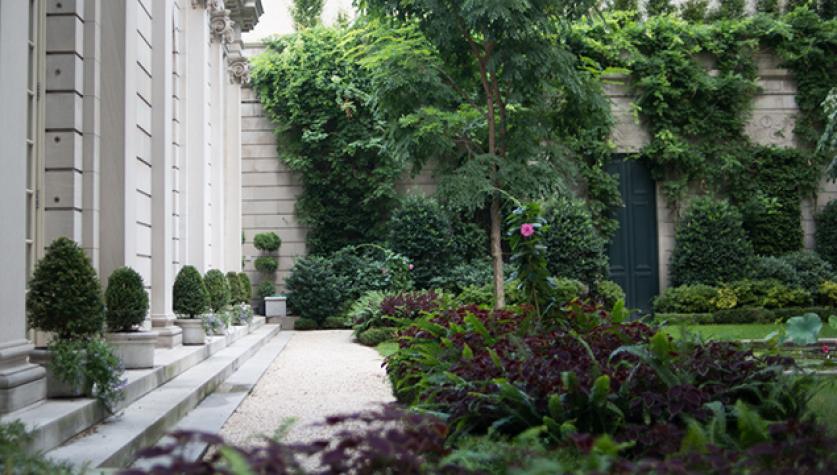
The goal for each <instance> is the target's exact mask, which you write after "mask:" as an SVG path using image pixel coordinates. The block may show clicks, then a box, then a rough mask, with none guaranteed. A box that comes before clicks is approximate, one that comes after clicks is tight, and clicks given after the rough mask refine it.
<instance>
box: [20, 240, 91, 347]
mask: <svg viewBox="0 0 837 475" xmlns="http://www.w3.org/2000/svg"><path fill="white" fill-rule="evenodd" d="M26 309H27V315H28V317H29V326H30V327H32V328H36V329H38V330H43V331H47V332H54V333H56V334H57V335H58V338H60V339H75V338H84V337H89V336H93V335H96V334H98V333H101V331H102V329H103V327H104V323H105V305H104V302H103V301H102V287H101V285H100V284H99V278H98V277H97V276H96V271H95V270H94V269H93V266H91V265H90V259H88V258H87V256H86V255H85V254H84V251H82V250H81V248H79V247H78V244H76V243H75V242H73V241H72V240H70V239H67V238H63V237H62V238H58V239H56V240H55V241H53V243H52V244H50V245H49V247H48V248H47V249H46V254H45V255H44V258H43V259H41V261H40V262H38V265H37V266H36V267H35V272H34V273H33V274H32V280H30V281H29V293H28V294H27V295H26Z"/></svg>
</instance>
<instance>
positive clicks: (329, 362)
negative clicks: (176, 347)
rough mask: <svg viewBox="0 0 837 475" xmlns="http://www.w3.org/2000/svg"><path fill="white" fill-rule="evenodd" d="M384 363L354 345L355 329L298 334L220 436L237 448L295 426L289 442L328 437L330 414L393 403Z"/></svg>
mask: <svg viewBox="0 0 837 475" xmlns="http://www.w3.org/2000/svg"><path fill="white" fill-rule="evenodd" d="M382 361H383V359H382V358H381V356H380V355H379V354H378V352H377V351H375V350H374V349H373V348H368V347H365V346H362V345H359V344H357V343H355V342H354V341H353V338H352V332H351V331H350V330H327V331H313V332H295V333H294V335H293V337H292V338H291V340H290V341H289V342H288V345H287V346H286V347H285V349H284V350H283V351H282V352H281V353H280V354H279V356H278V357H277V358H276V360H274V361H273V363H272V364H271V365H270V368H268V370H267V372H265V374H264V376H263V377H262V379H261V380H260V381H259V383H258V384H257V385H256V387H255V389H253V392H252V393H251V394H250V395H249V396H248V397H247V399H245V400H244V402H242V404H241V406H239V408H238V410H236V412H235V413H234V414H233V415H232V417H230V419H229V420H227V422H226V424H225V425H224V427H223V429H221V434H222V435H223V436H224V438H226V439H227V441H229V442H232V443H235V444H238V445H255V444H258V442H259V439H260V438H261V437H262V436H272V435H273V434H274V432H275V431H276V430H277V429H278V428H280V427H281V426H283V424H285V423H287V422H288V421H289V419H294V420H295V422H294V423H293V425H292V426H291V428H290V430H289V431H288V432H287V434H286V436H285V438H284V439H283V440H284V441H286V442H309V441H311V440H315V439H320V438H328V437H329V435H330V429H329V428H327V427H323V426H318V425H317V423H318V422H321V421H322V420H323V418H324V417H325V416H328V415H332V414H346V413H353V412H358V411H362V410H365V409H370V408H375V407H376V406H378V405H379V404H381V403H384V402H390V401H393V400H394V398H393V396H392V389H391V387H390V383H389V380H388V379H387V376H386V372H385V370H384V369H383V368H381V362H382Z"/></svg>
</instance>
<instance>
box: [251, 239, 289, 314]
mask: <svg viewBox="0 0 837 475" xmlns="http://www.w3.org/2000/svg"><path fill="white" fill-rule="evenodd" d="M253 246H255V247H256V249H258V250H260V251H262V255H261V256H259V257H258V258H257V259H256V261H255V262H254V263H253V265H254V267H255V268H256V270H257V271H259V273H261V274H262V281H261V283H260V284H259V286H258V288H257V290H256V294H257V296H258V297H259V298H260V299H264V314H265V315H266V316H268V317H283V316H285V314H286V313H287V312H286V311H285V308H286V306H285V297H284V296H282V295H274V294H275V293H276V286H275V285H274V283H273V282H274V281H275V279H276V270H277V269H278V268H279V259H278V258H277V257H276V256H275V255H274V254H275V253H276V252H277V251H278V250H279V247H281V246H282V239H280V238H279V236H278V235H277V234H276V233H274V232H268V233H259V234H256V236H255V237H254V238H253Z"/></svg>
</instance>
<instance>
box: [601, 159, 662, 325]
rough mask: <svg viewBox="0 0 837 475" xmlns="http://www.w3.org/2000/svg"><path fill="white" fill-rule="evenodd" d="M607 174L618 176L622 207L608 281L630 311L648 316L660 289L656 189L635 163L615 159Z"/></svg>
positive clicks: (640, 164)
mask: <svg viewBox="0 0 837 475" xmlns="http://www.w3.org/2000/svg"><path fill="white" fill-rule="evenodd" d="M609 171H610V173H612V174H615V175H617V176H618V178H619V191H620V192H621V194H622V201H623V202H624V203H625V206H624V207H622V208H620V209H619V210H618V211H617V213H616V215H617V218H618V219H619V230H618V231H616V235H615V236H614V237H613V241H612V242H611V243H610V246H609V250H608V252H609V254H610V278H611V279H612V280H614V281H615V282H617V283H618V284H619V285H621V286H622V288H623V289H624V290H625V295H626V300H627V302H626V303H627V305H628V307H629V308H639V309H641V310H642V311H643V312H646V313H647V312H650V311H651V299H653V298H654V297H655V296H656V295H657V294H658V292H659V289H660V287H659V285H660V279H659V266H658V257H657V197H656V187H655V185H654V180H652V179H651V174H650V173H649V172H648V169H647V168H646V167H645V165H643V164H642V163H641V162H640V161H638V160H624V159H623V158H622V157H617V158H616V159H615V160H614V161H613V162H611V164H610V165H609Z"/></svg>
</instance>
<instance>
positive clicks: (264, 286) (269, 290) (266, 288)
mask: <svg viewBox="0 0 837 475" xmlns="http://www.w3.org/2000/svg"><path fill="white" fill-rule="evenodd" d="M274 294H276V285H275V284H274V283H273V282H272V281H270V280H263V281H261V282H260V283H259V285H258V286H257V287H256V297H258V298H260V299H263V298H265V297H272V296H273V295H274Z"/></svg>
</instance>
